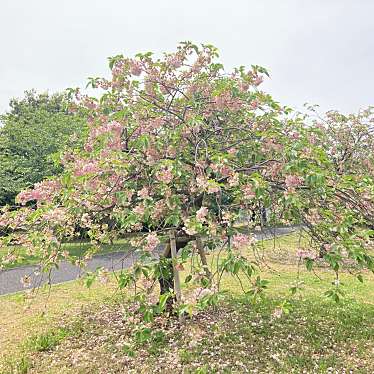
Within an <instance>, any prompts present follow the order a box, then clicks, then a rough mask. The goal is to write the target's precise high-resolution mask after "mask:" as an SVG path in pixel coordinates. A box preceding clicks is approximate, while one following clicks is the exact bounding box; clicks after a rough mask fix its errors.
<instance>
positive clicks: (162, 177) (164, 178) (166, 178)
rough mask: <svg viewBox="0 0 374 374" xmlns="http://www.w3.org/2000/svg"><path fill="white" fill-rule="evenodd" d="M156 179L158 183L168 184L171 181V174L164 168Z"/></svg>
mask: <svg viewBox="0 0 374 374" xmlns="http://www.w3.org/2000/svg"><path fill="white" fill-rule="evenodd" d="M156 178H157V179H158V180H159V181H160V182H164V183H166V184H168V183H170V182H171V181H172V180H173V174H172V172H171V170H170V169H169V168H165V169H163V170H161V171H160V172H159V173H158V174H157V175H156Z"/></svg>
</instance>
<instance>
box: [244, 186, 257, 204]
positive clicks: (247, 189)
mask: <svg viewBox="0 0 374 374" xmlns="http://www.w3.org/2000/svg"><path fill="white" fill-rule="evenodd" d="M242 191H243V196H244V199H246V200H250V199H253V198H254V197H256V193H255V191H253V187H252V185H251V184H246V185H245V186H243V187H242Z"/></svg>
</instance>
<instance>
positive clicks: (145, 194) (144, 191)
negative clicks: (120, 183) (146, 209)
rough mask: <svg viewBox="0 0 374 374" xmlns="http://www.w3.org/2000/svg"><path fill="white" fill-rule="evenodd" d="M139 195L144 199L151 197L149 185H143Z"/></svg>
mask: <svg viewBox="0 0 374 374" xmlns="http://www.w3.org/2000/svg"><path fill="white" fill-rule="evenodd" d="M138 196H139V197H141V198H142V199H146V198H147V197H149V188H148V187H143V188H142V189H141V190H140V191H139V192H138Z"/></svg>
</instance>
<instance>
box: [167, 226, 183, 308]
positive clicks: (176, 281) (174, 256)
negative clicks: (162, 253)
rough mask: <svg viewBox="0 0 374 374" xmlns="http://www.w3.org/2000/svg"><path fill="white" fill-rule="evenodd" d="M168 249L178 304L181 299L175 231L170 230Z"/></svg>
mask: <svg viewBox="0 0 374 374" xmlns="http://www.w3.org/2000/svg"><path fill="white" fill-rule="evenodd" d="M170 250H171V259H172V263H173V274H174V290H175V297H176V299H177V303H178V304H180V302H181V300H182V292H181V284H180V279H179V271H178V269H177V268H176V265H177V242H176V239H175V231H174V230H173V231H171V232H170Z"/></svg>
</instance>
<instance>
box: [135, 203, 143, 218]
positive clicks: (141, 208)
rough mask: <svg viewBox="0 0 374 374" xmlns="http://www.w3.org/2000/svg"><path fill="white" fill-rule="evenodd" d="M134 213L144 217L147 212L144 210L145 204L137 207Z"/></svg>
mask: <svg viewBox="0 0 374 374" xmlns="http://www.w3.org/2000/svg"><path fill="white" fill-rule="evenodd" d="M133 212H134V213H135V214H138V215H139V216H142V215H143V214H144V212H145V208H144V205H143V204H139V205H137V206H136V207H135V208H134V209H133Z"/></svg>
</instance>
